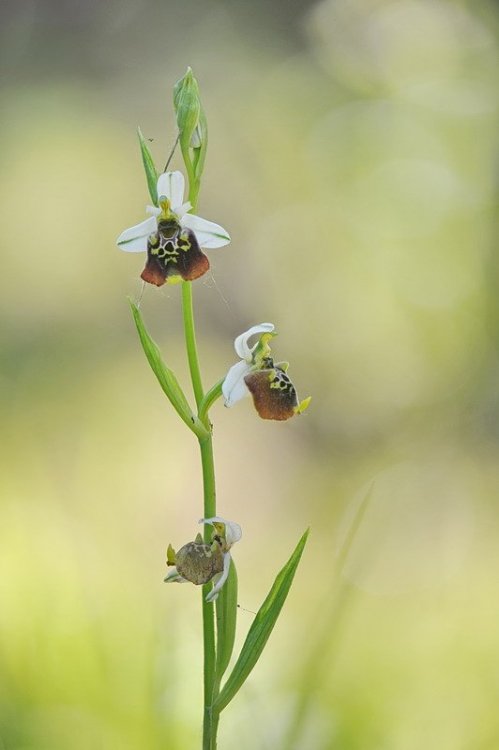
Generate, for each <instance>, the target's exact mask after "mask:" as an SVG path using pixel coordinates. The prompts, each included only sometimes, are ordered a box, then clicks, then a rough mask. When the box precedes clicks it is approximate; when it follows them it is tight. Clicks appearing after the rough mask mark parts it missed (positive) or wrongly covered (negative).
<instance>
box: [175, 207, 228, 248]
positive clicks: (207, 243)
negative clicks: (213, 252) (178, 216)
mask: <svg viewBox="0 0 499 750" xmlns="http://www.w3.org/2000/svg"><path fill="white" fill-rule="evenodd" d="M182 225H183V226H184V227H187V228H188V229H192V231H193V232H194V234H195V235H196V238H197V241H198V242H199V245H200V246H201V247H207V248H215V247H223V246H224V245H228V244H229V242H230V236H229V234H228V232H227V231H226V230H225V229H224V228H223V227H221V226H220V224H214V223H213V221H207V220H206V219H202V218H201V217H200V216H196V215H195V214H185V216H184V217H183V218H182Z"/></svg>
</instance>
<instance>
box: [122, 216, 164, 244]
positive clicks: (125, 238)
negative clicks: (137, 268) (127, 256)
mask: <svg viewBox="0 0 499 750" xmlns="http://www.w3.org/2000/svg"><path fill="white" fill-rule="evenodd" d="M157 226H158V224H157V222H156V219H155V217H154V216H150V217H149V218H148V219H146V220H145V221H142V222H141V223H140V224H136V225H135V226H134V227H130V228H129V229H125V231H124V232H122V233H121V234H120V236H119V237H118V239H117V240H116V244H117V245H118V247H119V248H120V250H125V252H127V253H143V252H145V251H146V250H147V238H148V237H149V235H150V234H152V233H153V232H155V231H156V229H157Z"/></svg>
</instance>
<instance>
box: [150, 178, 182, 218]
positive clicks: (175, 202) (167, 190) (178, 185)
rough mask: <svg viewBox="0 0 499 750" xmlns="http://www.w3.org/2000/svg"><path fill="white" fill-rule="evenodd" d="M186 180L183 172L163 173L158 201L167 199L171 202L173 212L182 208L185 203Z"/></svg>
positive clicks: (159, 179)
mask: <svg viewBox="0 0 499 750" xmlns="http://www.w3.org/2000/svg"><path fill="white" fill-rule="evenodd" d="M184 190H185V180H184V175H183V174H182V172H163V174H160V176H159V178H158V184H157V191H158V201H160V200H161V199H162V198H166V199H167V200H168V201H170V207H171V209H172V211H174V212H175V213H177V211H176V209H178V208H180V207H181V206H182V203H183V201H184Z"/></svg>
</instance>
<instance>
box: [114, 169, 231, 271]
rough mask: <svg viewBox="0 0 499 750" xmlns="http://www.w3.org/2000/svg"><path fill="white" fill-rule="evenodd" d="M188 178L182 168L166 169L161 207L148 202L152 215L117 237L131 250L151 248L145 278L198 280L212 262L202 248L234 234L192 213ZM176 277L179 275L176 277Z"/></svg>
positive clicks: (161, 179)
mask: <svg viewBox="0 0 499 750" xmlns="http://www.w3.org/2000/svg"><path fill="white" fill-rule="evenodd" d="M184 189H185V181H184V176H183V174H182V173H181V172H163V174H161V175H160V176H159V178H158V184H157V193H158V203H159V207H156V206H147V208H146V212H147V213H149V214H152V215H151V216H150V217H149V218H148V219H145V221H142V222H141V223H140V224H136V225H135V226H133V227H130V228H129V229H125V231H124V232H122V233H121V234H120V236H119V237H118V239H117V240H116V244H117V245H118V247H119V248H120V249H121V250H124V251H125V252H128V253H142V252H147V262H146V266H145V268H144V270H143V271H142V274H141V278H142V279H144V281H147V282H148V283H149V284H155V285H156V286H162V285H163V284H165V283H166V282H167V281H168V280H179V279H178V277H181V278H182V279H184V281H194V279H198V278H199V277H200V276H202V275H203V274H205V273H206V271H207V270H208V269H209V267H210V263H209V260H208V258H207V257H206V255H205V254H204V253H203V252H202V250H201V248H207V249H212V248H216V247H223V246H224V245H227V244H228V243H229V242H230V237H229V235H228V233H227V232H226V231H225V229H224V228H223V227H221V226H219V224H214V223H213V222H212V221H207V220H206V219H202V218H201V217H200V216H196V215H195V214H191V213H189V210H190V208H191V204H190V203H189V202H187V203H184ZM174 277H177V278H176V279H174Z"/></svg>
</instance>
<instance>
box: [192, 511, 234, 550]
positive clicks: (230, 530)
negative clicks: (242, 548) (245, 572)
mask: <svg viewBox="0 0 499 750" xmlns="http://www.w3.org/2000/svg"><path fill="white" fill-rule="evenodd" d="M214 521H216V522H217V523H223V524H224V526H225V541H226V542H227V544H228V545H229V547H231V546H232V545H233V544H235V543H236V542H238V541H239V540H240V539H241V537H242V535H243V530H242V529H241V527H240V526H239V524H238V523H236V522H235V521H227V519H226V518H222V516H213V518H201V520H200V521H199V523H209V524H211V525H212V526H213V524H214Z"/></svg>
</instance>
